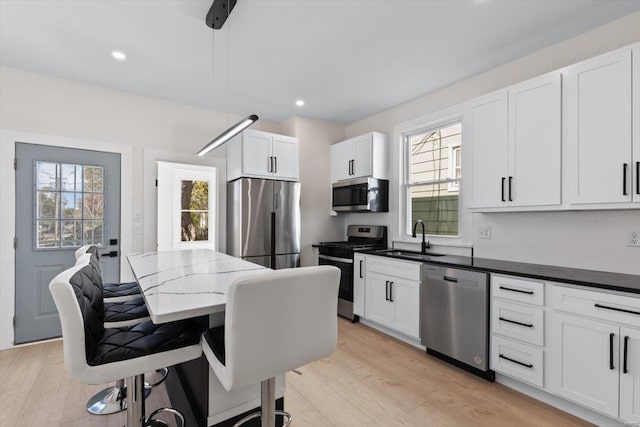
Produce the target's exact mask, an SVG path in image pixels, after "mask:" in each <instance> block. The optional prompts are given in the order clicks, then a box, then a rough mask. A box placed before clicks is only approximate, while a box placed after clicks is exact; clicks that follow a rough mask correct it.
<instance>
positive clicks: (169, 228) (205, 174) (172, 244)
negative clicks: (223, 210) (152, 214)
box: [156, 161, 220, 251]
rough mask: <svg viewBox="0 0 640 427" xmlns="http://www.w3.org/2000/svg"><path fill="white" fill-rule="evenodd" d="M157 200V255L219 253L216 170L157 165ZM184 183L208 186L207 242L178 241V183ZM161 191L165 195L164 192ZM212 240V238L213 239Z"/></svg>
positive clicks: (164, 164)
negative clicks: (199, 182)
mask: <svg viewBox="0 0 640 427" xmlns="http://www.w3.org/2000/svg"><path fill="white" fill-rule="evenodd" d="M156 163H157V165H158V186H157V188H158V198H157V204H158V207H157V209H156V211H157V215H158V217H157V220H158V232H157V234H156V238H157V242H158V249H157V250H158V251H164V250H171V249H195V248H208V249H212V250H214V251H215V250H217V249H218V245H217V242H218V206H219V205H220V203H219V200H218V188H217V186H218V176H217V172H218V171H217V168H216V167H215V166H201V165H192V164H186V163H174V162H165V161H158V162H156ZM183 179H195V180H203V181H204V180H208V181H209V182H210V183H212V185H210V186H209V206H208V208H209V240H208V241H201V242H181V241H180V233H179V228H178V227H179V226H180V218H181V217H180V198H179V196H180V195H181V188H180V181H181V180H183ZM163 190H164V191H163ZM212 237H213V238H212Z"/></svg>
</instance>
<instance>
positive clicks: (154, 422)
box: [145, 408, 184, 427]
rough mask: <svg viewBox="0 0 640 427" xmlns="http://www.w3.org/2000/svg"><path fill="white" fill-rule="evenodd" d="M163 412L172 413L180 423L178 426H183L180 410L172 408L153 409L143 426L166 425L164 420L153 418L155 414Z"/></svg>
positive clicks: (155, 426)
mask: <svg viewBox="0 0 640 427" xmlns="http://www.w3.org/2000/svg"><path fill="white" fill-rule="evenodd" d="M164 412H167V413H169V414H173V415H174V416H175V417H176V418H178V420H179V421H180V423H179V424H178V427H184V417H183V416H182V413H180V411H178V410H176V409H173V408H160V409H156V410H155V411H153V412H152V413H151V415H149V418H147V421H146V422H145V427H167V426H168V424H167V423H166V422H165V421H163V420H158V419H155V418H153V417H155V416H156V415H158V414H162V413H164Z"/></svg>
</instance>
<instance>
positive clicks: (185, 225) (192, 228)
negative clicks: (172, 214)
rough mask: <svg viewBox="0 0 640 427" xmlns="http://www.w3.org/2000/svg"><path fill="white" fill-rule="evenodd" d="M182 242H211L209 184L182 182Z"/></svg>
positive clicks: (203, 182) (205, 182) (206, 182)
mask: <svg viewBox="0 0 640 427" xmlns="http://www.w3.org/2000/svg"><path fill="white" fill-rule="evenodd" d="M180 205H181V208H182V209H181V213H180V240H181V241H183V242H196V241H207V240H209V182H208V181H188V180H183V181H181V185H180Z"/></svg>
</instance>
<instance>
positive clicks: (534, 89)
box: [465, 71, 562, 208]
mask: <svg viewBox="0 0 640 427" xmlns="http://www.w3.org/2000/svg"><path fill="white" fill-rule="evenodd" d="M561 93H562V92H561V74H560V72H559V71H558V72H554V73H550V74H545V75H543V76H540V77H537V78H535V79H532V80H528V81H526V82H524V83H521V84H518V85H515V86H512V87H510V88H508V89H505V90H501V91H498V92H495V93H492V94H490V95H486V96H483V97H480V98H477V99H475V100H473V101H471V102H469V103H468V104H467V106H466V109H465V121H466V129H467V136H466V138H467V141H469V143H470V144H469V145H470V150H471V168H472V171H471V172H472V178H471V187H472V188H471V194H472V196H471V207H473V208H501V207H516V206H518V207H520V206H546V205H559V204H560V203H561V200H560V190H561V169H560V162H561V133H562V129H561V122H560V119H561Z"/></svg>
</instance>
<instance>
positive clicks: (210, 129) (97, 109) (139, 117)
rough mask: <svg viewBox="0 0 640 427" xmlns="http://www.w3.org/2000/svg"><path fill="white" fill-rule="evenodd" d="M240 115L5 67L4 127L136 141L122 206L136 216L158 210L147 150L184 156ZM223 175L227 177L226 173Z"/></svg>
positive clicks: (0, 101) (0, 82)
mask: <svg viewBox="0 0 640 427" xmlns="http://www.w3.org/2000/svg"><path fill="white" fill-rule="evenodd" d="M240 118H241V117H239V116H234V115H227V114H225V113H221V112H216V111H211V110H206V109H202V108H196V107H191V106H188V105H183V104H178V103H175V102H170V101H164V100H161V99H157V98H150V97H145V96H140V95H135V94H131V93H127V92H122V91H116V90H113V89H108V88H103V87H98V86H93V85H88V84H83V83H79V82H75V81H71V80H65V79H60V78H55V77H50V76H46V75H42V74H36V73H31V72H26V71H23V70H19V69H15V68H9V67H0V128H3V129H11V130H18V131H24V132H30V133H38V134H44V135H55V136H63V137H69V138H86V139H88V140H93V141H101V142H110V143H119V144H124V145H129V146H131V147H132V149H133V182H132V186H133V199H132V200H131V201H130V202H129V206H127V205H123V207H122V208H123V209H132V210H133V213H134V215H133V216H134V218H145V219H148V218H149V217H150V215H151V216H152V217H154V218H155V212H153V213H149V212H147V213H146V214H145V213H144V195H145V193H148V192H149V188H148V183H147V187H145V186H144V185H145V184H144V182H145V180H144V179H143V170H144V151H145V150H150V149H152V150H157V151H162V152H166V153H176V158H172V156H168V157H165V158H162V160H167V161H172V160H177V161H183V162H184V161H185V158H187V159H188V158H189V157H191V156H190V155H193V154H195V153H196V152H197V151H198V150H199V149H200V148H202V146H203V145H205V144H206V143H207V142H209V141H210V140H211V139H212V138H213V137H214V136H216V135H218V134H219V133H220V132H222V131H223V130H225V129H226V128H228V127H229V126H231V125H233V124H234V123H236V122H237V121H238V120H240ZM254 126H255V128H256V129H260V130H265V131H269V132H280V126H279V124H277V123H271V122H266V121H263V120H260V121H258V122H257V123H256V124H255V125H254ZM185 155H189V156H185ZM225 156H226V154H225V149H224V147H223V148H221V149H218V150H215V151H214V152H212V153H211V154H209V155H208V157H210V158H211V157H222V158H225ZM212 162H213V160H210V161H207V160H206V159H205V158H202V159H197V160H196V159H194V161H193V163H198V164H209V163H212ZM214 163H215V162H214ZM212 165H213V164H212ZM3 167H4V165H3ZM219 178H221V179H224V176H222V177H219ZM147 181H148V180H147ZM123 185H125V184H124V183H123ZM149 214H150V215H149ZM154 221H155V220H154ZM140 225H141V226H143V224H140ZM144 225H146V224H144ZM125 226H126V225H125V224H123V227H125ZM143 228H146V227H143ZM123 229H125V230H126V228H123ZM152 232H153V230H148V229H147V230H145V235H143V234H140V235H135V236H134V241H133V250H134V251H140V250H143V248H148V247H149V245H145V241H146V240H153V241H155V236H150V235H149V234H150V233H152Z"/></svg>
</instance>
